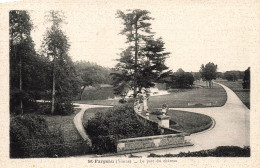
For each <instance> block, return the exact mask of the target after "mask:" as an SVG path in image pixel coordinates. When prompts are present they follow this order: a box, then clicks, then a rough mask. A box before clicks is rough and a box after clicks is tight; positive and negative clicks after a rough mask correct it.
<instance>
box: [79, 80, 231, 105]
mask: <svg viewBox="0 0 260 168" xmlns="http://www.w3.org/2000/svg"><path fill="white" fill-rule="evenodd" d="M201 85H202V86H201V87H202V88H193V89H173V90H171V93H170V94H168V95H161V96H152V97H150V99H149V101H148V106H149V108H158V107H161V105H162V104H163V103H166V104H168V106H169V107H184V108H185V107H196V104H202V107H206V106H205V105H203V104H205V103H212V106H213V107H219V106H223V105H224V104H225V102H226V100H227V95H226V92H225V90H224V89H223V88H222V87H221V86H220V85H216V86H215V87H214V88H212V89H209V88H205V86H203V82H201ZM110 89H111V88H110ZM74 102H75V103H82V104H98V105H112V106H114V105H119V104H120V103H119V102H118V100H117V99H115V100H83V101H74ZM188 103H193V104H195V105H194V106H189V105H188ZM200 107H201V106H200Z"/></svg>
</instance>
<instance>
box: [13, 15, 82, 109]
mask: <svg viewBox="0 0 260 168" xmlns="http://www.w3.org/2000/svg"><path fill="white" fill-rule="evenodd" d="M48 21H50V22H51V23H53V24H52V26H51V27H50V28H48V29H47V31H46V34H45V36H44V40H43V44H42V50H41V52H40V53H36V51H35V49H34V42H33V40H32V38H31V36H30V32H31V30H32V28H33V24H32V22H31V20H30V16H29V14H28V12H27V11H17V10H15V11H10V13H9V38H10V112H11V113H16V114H17V113H18V114H19V113H24V112H26V113H27V112H33V111H36V110H37V108H38V106H39V105H38V104H37V103H36V101H35V100H39V99H43V100H51V99H52V100H53V101H52V106H51V107H52V108H50V110H51V112H52V114H71V113H73V108H72V104H71V101H72V98H73V97H75V96H76V95H77V94H78V93H79V89H80V78H79V77H78V75H77V73H76V71H75V68H74V65H73V62H72V60H71V58H70V57H69V55H68V51H69V42H68V38H67V36H66V35H65V34H64V33H63V32H62V30H61V23H62V21H63V18H62V17H61V16H60V15H59V12H55V11H51V12H50V16H48ZM54 109H55V110H54Z"/></svg>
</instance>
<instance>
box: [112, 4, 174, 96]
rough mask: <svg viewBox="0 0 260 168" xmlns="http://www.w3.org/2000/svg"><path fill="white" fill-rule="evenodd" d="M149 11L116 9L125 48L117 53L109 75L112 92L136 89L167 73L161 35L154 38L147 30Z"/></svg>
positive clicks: (148, 26)
mask: <svg viewBox="0 0 260 168" xmlns="http://www.w3.org/2000/svg"><path fill="white" fill-rule="evenodd" d="M149 14H150V12H149V11H146V10H140V9H136V10H133V11H131V10H128V11H127V13H126V14H125V13H124V12H122V11H118V12H117V17H118V18H121V19H122V21H123V25H124V29H123V30H122V31H121V34H123V35H126V37H127V43H128V44H129V47H128V48H127V49H126V50H124V51H123V52H122V53H121V54H120V59H118V60H117V61H119V63H118V64H117V65H116V67H115V69H116V70H117V72H116V73H114V74H113V79H114V86H115V90H116V93H125V91H127V90H129V89H128V88H130V89H133V90H134V97H135V96H136V94H137V89H139V90H140V89H141V88H142V87H151V86H154V82H155V81H158V80H159V78H160V77H162V76H164V75H166V74H167V72H166V70H167V69H168V67H167V66H166V65H165V60H166V58H167V57H168V55H169V54H170V53H168V52H164V50H165V48H164V42H163V41H162V39H161V38H159V39H156V40H154V39H153V34H154V33H153V32H151V23H149V21H150V20H152V19H153V18H151V17H150V16H149Z"/></svg>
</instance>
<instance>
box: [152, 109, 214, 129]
mask: <svg viewBox="0 0 260 168" xmlns="http://www.w3.org/2000/svg"><path fill="white" fill-rule="evenodd" d="M157 111H158V110H152V112H151V113H152V114H150V116H149V117H150V119H152V120H154V121H158V118H157V116H158V115H154V114H156V113H157V114H158V112H157ZM167 115H168V116H170V117H171V119H170V120H171V122H170V127H171V128H174V129H177V130H180V131H184V132H187V133H191V134H192V133H196V132H201V131H204V130H206V129H207V128H209V127H210V126H211V122H212V120H211V118H210V117H209V116H207V115H203V114H197V113H192V112H185V111H179V110H168V112H167Z"/></svg>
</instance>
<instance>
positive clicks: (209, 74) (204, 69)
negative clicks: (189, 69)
mask: <svg viewBox="0 0 260 168" xmlns="http://www.w3.org/2000/svg"><path fill="white" fill-rule="evenodd" d="M217 67H218V66H217V65H215V64H214V63H213V62H209V63H207V64H206V65H205V66H204V65H203V64H202V65H201V67H200V74H201V77H202V79H203V80H205V81H207V82H208V84H209V87H210V88H212V87H213V85H212V80H213V79H216V77H217Z"/></svg>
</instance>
